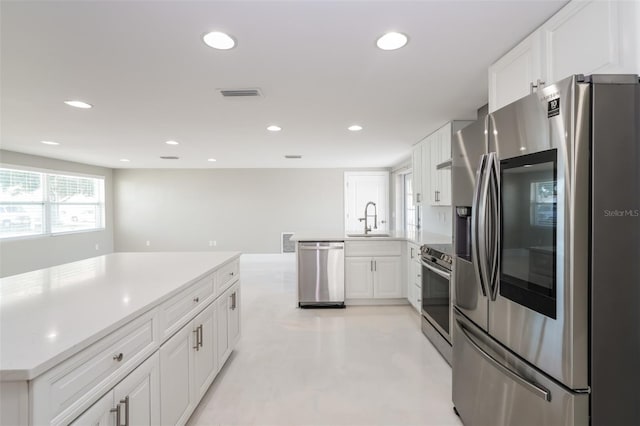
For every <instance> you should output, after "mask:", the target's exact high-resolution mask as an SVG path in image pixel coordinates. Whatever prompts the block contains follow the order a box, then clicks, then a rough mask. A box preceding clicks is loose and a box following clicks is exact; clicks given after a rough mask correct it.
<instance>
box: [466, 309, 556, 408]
mask: <svg viewBox="0 0 640 426" xmlns="http://www.w3.org/2000/svg"><path fill="white" fill-rule="evenodd" d="M456 322H457V323H458V326H459V327H460V331H462V334H463V335H464V337H465V338H466V339H467V340H468V342H469V344H471V347H473V349H475V350H476V351H478V353H479V354H480V355H482V357H483V358H485V359H486V360H487V361H489V363H490V364H491V365H493V366H494V367H495V368H497V369H498V370H500V372H502V373H503V374H504V375H506V376H508V377H509V378H510V379H511V380H513V381H514V382H517V383H519V384H520V385H522V386H523V387H524V388H526V389H527V390H528V391H530V392H531V393H533V394H534V395H536V396H538V397H540V398H542V399H544V400H545V401H547V402H550V401H551V392H549V391H548V390H547V389H545V388H543V387H542V386H540V385H539V384H537V383H533V382H531V381H529V380H528V379H526V378H525V377H522V376H521V375H520V374H518V373H516V372H515V371H513V370H511V369H510V368H509V367H507V366H505V365H504V364H502V363H501V362H500V361H498V360H497V359H495V358H494V357H493V356H492V355H491V354H489V353H488V352H486V351H485V350H484V349H482V348H481V347H480V345H478V344H477V343H476V342H475V340H474V339H473V337H471V334H470V333H469V332H468V331H467V329H466V328H465V327H464V324H462V323H461V322H460V321H459V320H456Z"/></svg>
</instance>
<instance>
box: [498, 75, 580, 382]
mask: <svg viewBox="0 0 640 426" xmlns="http://www.w3.org/2000/svg"><path fill="white" fill-rule="evenodd" d="M589 111H590V86H589V84H587V83H582V82H580V81H578V80H577V77H571V78H568V79H565V80H562V81H560V82H558V83H556V84H552V85H549V86H547V87H545V88H544V89H542V90H539V92H538V93H534V94H532V95H530V96H527V97H526V98H523V99H521V100H520V101H517V102H515V103H513V104H511V105H508V106H506V107H504V108H502V109H500V110H498V111H495V112H494V113H492V114H491V115H490V123H491V127H490V132H489V133H490V136H491V139H490V142H489V151H490V152H495V153H496V154H495V155H496V156H497V157H496V158H497V159H498V164H499V172H498V176H499V179H498V182H497V183H496V184H495V185H497V186H498V191H499V198H500V203H499V211H498V213H499V216H500V219H499V224H500V227H499V238H498V244H499V254H500V257H499V258H498V259H499V262H498V272H499V273H498V274H497V280H496V281H495V282H494V283H492V292H491V295H492V301H491V302H490V303H489V333H490V334H491V335H492V336H493V337H494V338H495V339H497V340H498V341H499V342H500V343H502V344H503V345H505V346H506V347H507V348H509V349H510V350H512V351H513V352H515V353H516V354H518V355H519V356H520V357H522V358H524V359H525V360H526V361H528V362H530V363H531V364H533V365H535V366H536V367H538V368H539V369H541V370H542V371H543V372H545V373H546V374H548V375H550V376H551V377H553V378H555V379H556V380H558V381H559V382H561V383H563V384H564V385H565V386H566V387H568V388H570V389H587V388H588V387H589V381H588V335H589V334H588V331H589V330H588V284H589V274H588V265H589V251H588V250H589V140H590V137H589V122H590V114H589ZM490 155H491V154H490Z"/></svg>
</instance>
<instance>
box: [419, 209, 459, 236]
mask: <svg viewBox="0 0 640 426" xmlns="http://www.w3.org/2000/svg"><path fill="white" fill-rule="evenodd" d="M421 214H422V222H421V223H422V230H423V231H426V232H431V233H433V234H441V235H447V236H449V237H450V236H451V235H453V224H452V216H453V207H451V206H442V207H441V206H430V205H425V206H423V207H422V211H421Z"/></svg>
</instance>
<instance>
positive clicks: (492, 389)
mask: <svg viewBox="0 0 640 426" xmlns="http://www.w3.org/2000/svg"><path fill="white" fill-rule="evenodd" d="M452 367H453V403H454V405H455V407H456V409H457V411H458V413H459V415H460V418H461V419H462V422H463V423H464V424H465V426H476V425H477V426H487V425H492V426H501V425H504V426H510V425H518V426H545V425H548V426H560V425H571V426H573V425H587V424H589V395H587V394H579V393H573V392H571V391H569V390H567V389H565V388H563V387H561V386H559V385H558V384H556V382H554V381H552V380H551V379H549V378H548V377H546V376H545V375H543V374H541V373H540V372H538V371H537V370H535V369H533V368H532V367H531V366H530V365H529V364H527V363H525V362H524V361H522V360H520V359H518V358H517V357H515V356H514V355H513V354H511V353H510V352H509V351H507V350H506V349H505V348H504V347H502V346H501V345H500V344H498V343H497V342H496V341H495V340H493V339H491V338H490V337H489V336H488V335H487V334H486V333H484V332H483V331H482V330H480V329H479V328H478V327H476V326H475V325H474V324H473V323H472V322H470V321H468V320H467V319H465V317H464V316H462V315H461V314H460V313H459V312H457V311H455V312H454V327H453V366H452Z"/></svg>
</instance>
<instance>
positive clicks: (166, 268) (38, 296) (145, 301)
mask: <svg viewBox="0 0 640 426" xmlns="http://www.w3.org/2000/svg"><path fill="white" fill-rule="evenodd" d="M238 256H240V253H238V252H175V253H174V252H171V253H167V252H163V253H150V252H146V253H112V254H107V255H104V256H99V257H94V258H90V259H86V260H80V261H77V262H72V263H67V264H64V265H59V266H54V267H51V268H46V269H40V270H37V271H33V272H27V273H24V274H19V275H14V276H11V277H6V278H2V279H0V380H2V381H7V380H30V379H32V378H34V377H36V376H38V375H40V374H42V373H43V372H45V371H46V370H48V369H49V368H51V367H53V366H54V365H56V364H58V363H59V362H61V361H62V360H64V359H66V358H68V357H69V356H71V355H73V354H75V353H77V352H79V351H80V350H82V349H84V348H85V347H87V346H89V345H90V344H92V343H94V342H96V341H97V340H99V339H100V338H102V337H104V336H106V335H107V334H109V333H111V332H112V331H114V330H116V329H117V328H119V327H120V326H122V325H123V324H125V323H127V322H129V321H130V320H132V319H133V318H136V317H138V316H139V315H141V314H143V313H144V312H147V311H148V310H150V309H152V308H154V307H155V306H157V305H159V304H160V303H161V302H163V301H164V300H167V299H168V298H169V297H170V296H172V295H174V294H176V293H177V292H178V291H180V290H181V289H182V288H183V287H186V286H188V285H189V284H191V283H193V282H195V281H196V280H198V279H200V278H201V277H203V276H205V275H206V274H208V273H210V272H211V271H213V270H214V269H216V268H217V267H218V266H220V265H222V264H223V263H226V262H228V261H229V260H231V259H233V258H236V257H238Z"/></svg>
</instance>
